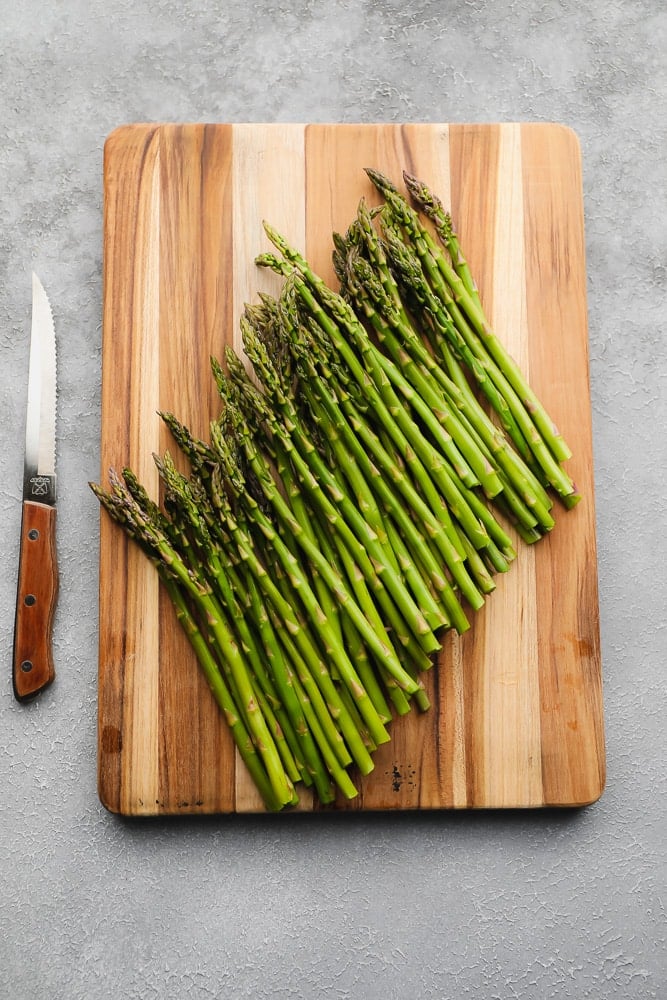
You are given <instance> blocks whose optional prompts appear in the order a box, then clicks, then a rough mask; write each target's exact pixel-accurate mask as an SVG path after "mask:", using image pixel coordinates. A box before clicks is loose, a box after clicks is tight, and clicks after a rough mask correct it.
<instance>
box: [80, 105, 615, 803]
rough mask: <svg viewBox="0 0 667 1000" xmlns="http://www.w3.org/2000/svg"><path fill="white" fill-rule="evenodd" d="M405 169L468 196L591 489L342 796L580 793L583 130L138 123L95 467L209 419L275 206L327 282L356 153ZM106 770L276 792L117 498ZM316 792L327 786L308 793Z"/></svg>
mask: <svg viewBox="0 0 667 1000" xmlns="http://www.w3.org/2000/svg"><path fill="white" fill-rule="evenodd" d="M365 166H373V167H376V168H378V169H379V170H381V171H383V172H384V173H386V174H387V175H389V176H390V177H391V178H393V179H394V180H395V181H396V182H400V181H401V176H402V175H401V172H402V169H403V168H407V169H408V170H410V171H411V172H412V173H414V174H416V175H417V176H419V177H421V178H423V179H424V180H426V181H427V182H428V183H429V184H430V186H431V187H432V188H433V189H434V190H435V191H436V192H438V193H439V194H440V196H441V198H442V199H443V201H444V203H445V205H448V206H449V207H450V208H451V211H452V214H453V217H454V222H455V225H456V226H457V229H458V231H459V235H460V241H461V245H462V247H463V250H464V253H465V254H466V256H467V257H468V259H469V261H470V264H471V266H472V270H473V274H474V275H475V277H476V279H477V282H478V284H479V286H480V289H481V295H482V300H483V302H484V304H485V306H486V310H487V313H488V314H489V316H490V319H491V322H492V324H493V326H494V328H495V330H496V332H497V333H498V334H499V335H500V337H501V338H502V339H503V340H504V342H505V344H506V345H507V346H508V348H509V349H510V351H511V353H513V355H514V356H515V357H516V358H517V360H518V361H519V362H520V364H521V365H522V366H523V369H524V370H525V371H526V372H527V373H528V375H529V378H530V380H531V382H532V383H533V385H534V387H535V389H536V390H537V393H538V395H539V396H540V397H541V398H542V400H543V401H544V403H545V404H546V406H547V409H548V410H549V411H550V412H551V413H552V415H553V416H554V419H555V420H556V422H557V424H558V425H559V427H560V429H561V430H562V432H563V434H564V436H565V438H566V440H567V441H568V442H569V443H570V445H571V447H572V450H573V453H574V457H573V458H572V460H571V461H570V462H569V463H568V470H569V472H570V474H571V475H572V476H573V478H574V479H575V481H576V482H577V484H578V486H579V487H580V489H581V491H582V492H583V496H584V499H583V501H582V502H581V503H580V504H579V506H578V507H576V508H575V509H574V510H573V511H571V512H565V511H564V510H563V509H562V508H557V510H556V527H555V529H554V530H553V532H552V534H551V535H550V537H548V538H547V539H545V540H543V541H541V542H540V543H539V544H538V545H536V546H532V547H528V546H526V545H524V544H522V543H518V549H519V556H518V558H517V560H516V561H515V562H514V564H513V565H512V568H511V570H510V572H509V573H507V574H505V575H504V576H502V577H501V578H499V579H498V588H497V590H496V592H495V593H493V594H492V595H491V596H490V598H489V599H488V601H487V603H486V606H485V608H484V609H483V610H482V611H481V612H480V613H478V614H476V615H475V616H474V617H473V619H472V628H471V630H470V632H468V633H467V634H466V635H465V636H464V637H463V638H456V637H455V636H453V635H447V636H446V638H445V642H444V649H443V651H442V653H441V654H440V657H439V661H438V663H437V665H436V668H435V669H433V670H431V671H429V673H428V675H427V677H426V683H427V686H428V690H429V693H430V696H431V699H432V702H433V708H432V709H431V710H430V711H429V712H428V713H426V714H420V713H418V712H413V713H411V715H410V716H408V717H404V718H401V719H399V720H396V721H395V722H394V723H392V740H391V742H390V743H389V744H387V745H386V746H384V747H383V748H382V749H381V750H380V751H379V752H378V753H377V754H376V757H375V760H376V767H375V771H374V772H373V773H372V774H371V775H370V776H369V777H368V778H366V779H364V780H361V781H360V783H359V787H360V789H361V793H360V795H359V797H358V798H357V799H356V800H354V801H352V802H350V803H347V802H343V801H340V802H337V803H336V805H335V806H334V807H333V808H336V809H366V810H371V809H411V808H419V809H436V808H481V807H489V808H490V807H493V808H512V807H530V806H578V805H583V804H586V803H590V802H592V801H594V800H595V799H597V798H598V797H599V795H600V794H601V792H602V789H603V785H604V775H605V764H604V738H603V711H602V694H601V664H600V641H599V623H598V597H597V573H596V542H595V518H594V497H593V474H592V473H593V464H592V445H591V413H590V397H589V386H588V342H587V314H586V273H585V261H584V234H583V210H582V182H581V164H580V153H579V146H578V142H577V139H576V137H575V135H574V134H573V133H572V132H571V131H569V130H568V129H566V128H564V127H561V126H558V125H549V124H545V125H543V124H524V125H518V124H503V125H444V124H428V125H418V124H415V125H358V126H357V125H309V126H303V125H282V124H281V125H206V126H205V125H185V126H180V125H135V126H128V127H123V128H120V129H118V130H117V131H115V132H113V133H112V134H111V136H110V137H109V138H108V140H107V143H106V148H105V161H104V194H105V207H104V334H103V362H102V364H103V384H102V422H103V424H102V426H103V429H102V457H101V475H102V480H103V482H106V471H107V469H108V468H109V467H110V466H114V467H116V468H118V469H120V468H122V467H123V466H124V465H128V464H129V465H130V466H131V467H132V468H133V469H134V470H135V471H136V472H137V473H138V475H139V477H140V478H141V480H142V481H143V482H144V484H145V485H146V486H147V487H148V489H149V490H150V491H151V492H152V495H153V496H154V497H157V496H158V480H157V474H156V471H155V467H154V465H153V461H152V458H151V455H152V453H153V452H163V451H164V450H165V449H166V448H171V449H172V450H174V446H173V443H172V441H171V440H170V438H169V435H168V432H167V431H166V429H165V428H164V426H163V425H162V424H161V421H160V419H159V417H158V416H157V411H158V410H159V409H164V410H171V411H173V412H174V413H176V415H177V416H179V418H180V419H181V420H183V421H184V422H185V423H186V424H187V425H188V426H189V427H190V428H191V429H192V430H193V432H194V433H195V434H199V435H202V436H207V434H208V424H209V420H210V418H211V417H212V416H215V415H217V413H218V404H217V399H216V393H215V389H214V385H213V380H212V378H211V376H210V368H209V357H210V355H211V354H214V355H216V356H218V357H222V354H223V348H224V346H225V344H227V343H233V344H234V345H235V346H236V347H239V346H240V337H239V325H238V321H239V316H240V313H241V311H242V309H243V306H244V303H246V302H249V301H250V302H252V301H256V300H257V293H258V291H259V290H266V291H273V292H277V291H278V289H279V287H280V280H279V279H278V278H277V277H276V276H274V275H272V274H269V273H268V272H267V271H265V270H261V269H259V268H257V267H256V265H255V264H254V258H255V256H256V255H257V254H258V253H260V252H263V251H264V250H267V249H270V247H269V244H268V241H267V239H266V237H265V235H264V233H263V230H262V220H263V219H267V220H269V221H270V222H271V223H272V224H273V225H274V226H276V227H277V228H278V229H279V230H280V231H281V232H282V233H283V234H284V235H285V236H286V237H287V238H288V239H289V240H290V242H291V243H292V244H293V245H295V246H297V247H299V248H302V249H305V251H306V255H307V256H308V258H309V259H310V260H311V262H312V264H313V265H314V266H315V269H316V270H318V271H319V272H320V274H321V275H322V276H323V277H325V278H327V279H329V280H330V281H331V282H332V283H333V282H334V277H333V271H332V267H331V260H330V254H331V233H332V232H333V231H334V230H344V229H345V228H346V227H347V225H348V224H349V222H350V221H351V220H352V218H353V217H354V214H355V211H356V206H357V203H358V200H359V198H360V196H361V195H366V196H367V198H368V199H369V200H370V201H371V202H373V203H375V202H377V200H378V199H377V195H376V194H375V192H374V190H373V189H372V187H371V185H370V182H369V181H368V180H367V178H366V175H365V174H364V172H363V168H364V167H365ZM99 792H100V797H101V800H102V802H103V803H104V804H105V806H107V807H108V808H109V809H111V810H113V811H116V812H120V813H122V814H126V815H151V814H167V813H172V814H173V813H214V812H222V813H224V812H252V811H258V810H261V808H262V806H261V803H260V802H259V800H258V797H257V795H256V794H255V792H254V789H253V787H252V785H251V783H250V781H249V780H248V778H247V776H246V774H245V771H244V767H243V764H242V763H240V762H239V760H237V757H236V753H235V750H234V748H233V745H232V742H231V739H230V738H229V735H228V733H227V731H226V729H225V724H224V722H223V720H222V719H221V717H220V715H219V712H218V709H217V708H216V706H215V704H214V702H213V699H212V697H211V695H210V693H209V691H208V688H207V686H206V684H205V683H204V681H203V679H202V678H201V676H200V674H199V670H198V667H197V666H196V663H195V661H194V658H193V656H192V654H191V652H190V649H189V647H188V644H187V642H186V640H185V638H184V636H183V635H182V634H181V631H180V628H179V626H178V625H177V624H176V621H175V618H174V615H173V613H172V609H171V606H170V604H169V601H168V599H167V598H166V597H165V595H164V594H163V593H162V591H161V589H160V587H159V585H158V581H157V576H156V574H155V572H154V570H153V568H152V567H151V566H150V565H149V563H148V562H147V560H145V558H144V556H143V555H141V554H140V553H139V552H138V551H137V550H136V549H135V547H133V546H132V545H131V544H128V543H127V541H126V539H125V537H124V535H123V534H122V532H121V531H120V530H119V529H118V528H117V527H116V526H115V525H113V524H111V522H110V521H109V519H108V518H107V517H106V515H102V518H101V558H100V660H99ZM300 808H303V809H312V808H313V805H312V801H311V800H310V798H309V796H308V795H305V796H304V797H303V802H302V805H301V807H300Z"/></svg>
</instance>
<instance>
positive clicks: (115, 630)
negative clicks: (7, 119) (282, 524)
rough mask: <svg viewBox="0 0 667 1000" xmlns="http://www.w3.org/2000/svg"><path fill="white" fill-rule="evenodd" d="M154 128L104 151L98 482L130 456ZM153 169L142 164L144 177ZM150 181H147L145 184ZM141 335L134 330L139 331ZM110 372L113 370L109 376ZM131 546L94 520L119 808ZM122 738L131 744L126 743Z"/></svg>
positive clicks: (101, 766)
mask: <svg viewBox="0 0 667 1000" xmlns="http://www.w3.org/2000/svg"><path fill="white" fill-rule="evenodd" d="M156 132H157V129H156V128H149V129H146V128H142V127H137V128H133V129H132V128H130V129H128V128H123V129H119V130H116V131H115V132H113V133H112V134H111V135H110V136H109V138H108V139H107V141H106V143H105V148H104V316H103V320H104V322H103V340H102V366H103V372H104V373H106V378H103V381H102V400H101V404H102V412H103V414H104V427H105V433H104V435H103V437H102V450H101V469H100V472H101V479H102V481H103V482H105V481H106V476H107V472H108V469H109V468H110V467H111V466H113V467H115V468H119V467H122V465H123V464H125V463H126V462H127V461H128V459H129V456H130V438H131V421H132V420H133V421H134V422H135V426H136V416H134V417H131V416H130V412H129V399H128V398H127V397H126V395H125V393H126V392H127V386H128V385H129V384H130V383H131V381H132V370H133V365H132V359H133V357H134V356H135V354H136V352H137V350H141V345H139V347H138V348H137V343H136V336H132V333H131V331H132V330H133V328H134V315H135V310H136V308H137V302H138V303H139V306H140V307H141V281H140V276H138V275H137V273H136V271H137V268H136V266H135V267H132V268H130V269H129V270H128V261H132V258H133V253H134V247H135V245H137V243H138V240H139V238H140V237H141V234H142V233H143V238H144V239H145V238H146V224H145V219H144V216H145V212H146V205H145V203H146V197H145V194H144V193H143V191H144V187H143V180H142V179H143V172H144V165H145V163H146V162H147V161H148V162H149V163H153V164H154V162H155V135H156ZM153 169H154V166H153V168H151V169H149V177H151V175H152V170H153ZM151 186H152V181H151ZM139 333H140V331H139ZM110 373H112V375H111V377H110ZM115 373H122V375H121V378H122V379H123V398H122V404H121V405H118V404H119V399H118V383H117V379H116V377H115ZM130 548H131V547H130V545H129V543H128V541H127V539H126V538H125V536H124V535H123V533H122V532H121V531H120V529H118V528H117V527H116V526H115V525H113V524H112V523H111V522H110V521H109V519H108V518H106V517H104V516H103V517H102V518H101V523H100V579H102V577H103V576H104V575H105V572H106V570H105V567H106V565H107V563H106V558H107V555H108V554H110V553H113V561H114V570H115V572H113V573H111V574H110V575H109V578H108V580H106V583H105V586H101V587H100V595H99V605H100V636H99V650H100V656H99V691H100V696H99V703H98V787H99V791H100V798H101V800H102V802H103V804H104V805H105V806H106V807H107V808H108V809H110V810H112V811H114V812H118V811H120V810H121V808H122V807H123V805H124V803H125V802H126V797H125V798H124V799H122V793H121V787H122V785H123V782H124V773H125V772H126V764H125V762H126V760H127V757H128V755H129V754H130V753H131V736H132V727H131V725H128V721H127V715H128V713H129V712H130V708H129V706H128V705H127V699H128V691H129V690H130V681H131V676H130V671H131V664H132V662H133V660H134V657H135V645H134V634H133V626H134V623H135V621H136V616H135V614H134V610H133V608H131V606H130V603H129V602H128V600H127V596H126V589H127V585H128V579H129V572H130V568H134V566H135V565H136V564H135V563H133V562H132V563H130ZM128 739H129V740H130V742H128Z"/></svg>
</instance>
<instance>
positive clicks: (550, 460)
mask: <svg viewBox="0 0 667 1000" xmlns="http://www.w3.org/2000/svg"><path fill="white" fill-rule="evenodd" d="M366 172H367V174H368V176H369V177H370V179H371V180H372V182H373V183H374V184H375V186H376V187H377V188H378V190H380V191H381V192H382V194H383V195H384V197H385V199H386V201H387V204H388V206H389V208H390V211H391V214H392V215H393V217H394V218H395V220H396V221H397V223H398V225H399V226H401V228H402V229H403V231H404V233H405V234H406V236H407V238H409V239H410V240H411V241H412V242H413V243H414V246H415V248H416V249H417V251H418V253H419V255H420V257H422V259H423V260H424V261H426V262H429V263H430V265H431V267H430V269H429V275H430V277H432V278H433V280H434V283H435V287H436V289H437V292H438V294H439V295H441V296H442V299H443V302H444V303H445V305H446V306H447V307H448V308H449V310H450V311H451V313H452V317H453V318H456V319H457V320H458V322H457V326H458V328H459V330H460V332H461V333H462V334H463V335H464V336H465V334H466V332H467V331H471V332H472V333H473V334H474V335H475V338H476V339H475V346H476V349H477V351H478V354H477V356H478V360H479V359H480V358H484V357H486V358H489V359H490V361H492V362H493V365H492V366H491V367H489V372H490V373H492V374H493V377H494V379H495V380H496V381H497V382H498V383H499V384H501V385H502V386H503V389H504V394H505V395H506V398H507V402H508V404H510V406H511V408H512V412H513V415H514V417H515V419H516V420H517V423H518V424H519V426H520V429H521V431H522V433H523V434H525V435H526V436H527V443H528V446H529V447H530V448H531V450H532V451H533V454H534V455H535V457H536V459H537V461H538V462H539V463H540V466H541V467H542V469H543V471H544V473H545V475H546V477H547V478H548V481H549V482H550V483H551V484H552V485H553V486H554V488H555V489H556V491H557V492H558V493H559V495H560V496H561V497H562V498H566V497H568V496H574V495H576V488H575V487H574V485H573V484H572V482H571V481H570V480H569V477H567V475H566V474H565V472H564V471H563V470H562V469H561V468H560V467H559V464H558V463H559V462H561V461H564V460H566V459H567V458H569V457H570V455H571V452H570V449H569V448H568V446H567V445H566V443H565V442H564V441H563V439H562V437H561V435H560V434H559V432H558V430H557V428H556V426H555V424H554V423H553V421H552V420H551V418H550V417H549V416H548V414H547V413H546V411H545V410H544V407H543V406H542V404H541V403H540V402H539V400H538V399H537V397H536V396H535V394H534V392H533V391H532V390H531V388H530V386H529V385H528V383H527V382H526V380H525V379H524V378H523V375H522V374H521V371H520V370H519V368H518V366H517V365H516V363H515V362H514V360H513V359H512V358H511V357H510V355H509V354H508V352H507V351H506V350H505V348H504V347H503V345H502V343H501V342H500V341H499V339H498V338H497V337H496V336H495V334H494V332H493V330H492V329H491V327H490V325H489V323H488V320H487V319H486V317H485V315H484V313H483V312H482V311H481V310H480V308H479V307H478V306H477V304H476V303H475V301H474V298H473V297H472V296H471V295H470V293H469V291H468V290H467V289H466V287H465V285H464V283H463V281H462V280H461V278H460V277H459V275H458V274H457V273H456V270H455V268H454V267H453V266H452V264H451V263H450V262H449V261H448V260H447V258H446V256H445V255H444V254H443V253H441V252H440V250H439V248H438V245H437V244H436V242H435V240H434V239H433V237H432V236H431V234H430V233H429V232H428V230H427V229H426V227H425V226H424V225H423V224H422V223H421V221H420V219H419V216H418V215H417V213H416V212H415V211H414V210H413V209H412V208H411V207H410V206H409V205H408V203H407V201H406V200H405V199H404V198H403V197H402V196H401V195H400V194H399V192H398V191H397V189H396V188H395V186H394V185H393V184H392V183H391V182H390V181H388V180H387V178H385V177H383V175H382V174H380V173H379V172H378V171H375V170H367V171H366ZM436 272H437V273H436ZM438 274H439V275H440V280H438V278H437V275H438ZM470 342H471V341H470V338H469V343H470Z"/></svg>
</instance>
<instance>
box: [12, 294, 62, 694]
mask: <svg viewBox="0 0 667 1000" xmlns="http://www.w3.org/2000/svg"><path fill="white" fill-rule="evenodd" d="M55 460H56V336H55V328H54V324H53V314H52V312H51V306H50V304H49V300H48V298H47V295H46V292H45V291H44V288H43V286H42V283H41V281H40V280H39V278H38V277H37V275H36V274H33V276H32V327H31V333H30V362H29V371H28V408H27V415H26V433H25V462H24V472H23V511H22V517H21V546H20V553H19V572H18V586H17V595H16V619H15V625H14V666H13V675H12V676H13V682H14V694H15V696H16V698H17V699H18V700H19V701H25V700H27V699H28V698H32V697H34V696H35V695H36V694H38V693H39V692H40V691H42V690H43V689H44V688H45V687H47V685H49V684H50V683H51V682H52V681H53V679H54V678H55V669H54V664H53V650H52V639H51V633H52V625H53V615H54V611H55V607H56V600H57V596H58V560H57V553H56V461H55Z"/></svg>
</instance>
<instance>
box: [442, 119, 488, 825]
mask: <svg viewBox="0 0 667 1000" xmlns="http://www.w3.org/2000/svg"><path fill="white" fill-rule="evenodd" d="M449 135H450V144H449V148H450V174H451V179H450V185H451V212H452V218H453V221H454V227H455V229H456V230H457V232H458V234H459V239H460V243H461V248H462V250H463V253H464V255H465V257H466V259H467V260H468V263H469V264H470V267H471V270H472V273H473V275H474V276H475V280H476V282H477V285H478V287H479V292H480V296H481V299H482V302H483V304H484V307H485V309H486V310H487V311H489V312H492V310H493V303H494V291H495V282H494V268H493V263H494V251H495V247H494V244H493V240H494V238H495V219H496V216H497V206H496V202H497V197H498V176H499V156H500V129H499V127H498V126H478V125H472V126H464V125H450V129H449ZM497 596H498V595H497V594H496V593H494V594H492V595H491V598H490V599H489V601H487V604H486V606H485V607H484V608H483V609H482V610H481V612H479V613H478V614H476V615H475V616H474V618H473V619H472V628H471V629H470V631H468V632H466V633H465V635H463V636H461V637H455V636H452V644H453V645H454V647H455V648H456V655H455V660H454V662H457V661H458V662H460V663H461V664H462V665H463V670H464V674H463V702H464V705H465V726H464V746H465V763H466V805H467V806H468V807H474V808H481V807H484V806H486V804H487V797H488V789H489V782H490V780H491V779H490V776H489V774H488V766H489V759H490V758H489V750H488V721H487V720H488V708H487V697H488V690H487V679H486V671H487V656H488V653H489V649H492V648H493V642H494V639H493V631H492V630H493V628H494V624H493V622H491V623H490V622H489V605H490V604H491V601H495V600H496V598H497Z"/></svg>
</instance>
